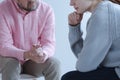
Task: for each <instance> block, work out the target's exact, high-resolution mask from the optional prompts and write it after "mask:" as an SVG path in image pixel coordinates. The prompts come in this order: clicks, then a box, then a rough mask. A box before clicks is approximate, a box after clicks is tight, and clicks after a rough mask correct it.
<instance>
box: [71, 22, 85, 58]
mask: <svg viewBox="0 0 120 80" xmlns="http://www.w3.org/2000/svg"><path fill="white" fill-rule="evenodd" d="M69 42H70V46H71V50H72V52H73V53H74V55H75V56H76V57H77V58H78V54H79V53H80V52H81V50H82V47H83V39H82V32H81V30H80V24H79V25H77V26H70V25H69Z"/></svg>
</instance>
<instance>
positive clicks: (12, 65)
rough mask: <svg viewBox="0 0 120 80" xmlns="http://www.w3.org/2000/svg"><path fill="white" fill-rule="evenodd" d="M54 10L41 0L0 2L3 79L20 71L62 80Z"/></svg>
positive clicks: (47, 79) (11, 79)
mask: <svg viewBox="0 0 120 80" xmlns="http://www.w3.org/2000/svg"><path fill="white" fill-rule="evenodd" d="M54 26H55V23H54V13H53V10H52V9H51V7H50V6H49V5H48V4H46V3H44V2H43V1H42V0H4V1H3V2H2V3H1V4H0V70H1V73H2V80H18V79H19V75H20V73H24V74H30V75H33V76H36V77H39V76H41V75H43V76H45V80H59V62H58V60H56V59H54V58H51V57H52V56H53V54H54V50H55V33H54V32H55V31H54V29H55V28H54Z"/></svg>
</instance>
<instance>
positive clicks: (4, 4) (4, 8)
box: [0, 0, 11, 13]
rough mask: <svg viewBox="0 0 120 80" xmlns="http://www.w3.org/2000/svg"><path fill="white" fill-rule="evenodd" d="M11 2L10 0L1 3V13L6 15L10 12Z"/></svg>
mask: <svg viewBox="0 0 120 80" xmlns="http://www.w3.org/2000/svg"><path fill="white" fill-rule="evenodd" d="M10 5H11V4H10V2H9V1H8V0H3V1H2V2H0V13H2V12H3V13H4V12H5V11H8V9H9V8H10V7H11V6H10Z"/></svg>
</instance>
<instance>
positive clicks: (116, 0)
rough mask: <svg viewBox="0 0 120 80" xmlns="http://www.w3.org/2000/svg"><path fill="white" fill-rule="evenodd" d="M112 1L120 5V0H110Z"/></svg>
mask: <svg viewBox="0 0 120 80" xmlns="http://www.w3.org/2000/svg"><path fill="white" fill-rule="evenodd" d="M110 1H111V2H113V3H116V4H119V5H120V0H110Z"/></svg>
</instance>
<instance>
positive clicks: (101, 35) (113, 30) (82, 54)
mask: <svg viewBox="0 0 120 80" xmlns="http://www.w3.org/2000/svg"><path fill="white" fill-rule="evenodd" d="M119 4H120V0H71V1H70V5H71V6H73V7H74V8H75V10H76V11H75V12H73V13H71V14H69V16H68V21H69V25H70V27H69V41H70V45H71V48H72V51H73V52H74V54H75V56H76V57H77V58H78V60H77V63H76V69H77V70H76V71H71V72H68V73H66V74H65V75H64V76H63V77H62V80H119V79H120V5H119ZM86 11H89V12H91V13H92V15H91V17H90V19H89V21H88V24H87V35H86V38H85V40H84V41H83V39H82V32H81V30H80V23H81V20H82V18H83V17H82V16H83V14H84V13H85V12H86Z"/></svg>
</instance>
